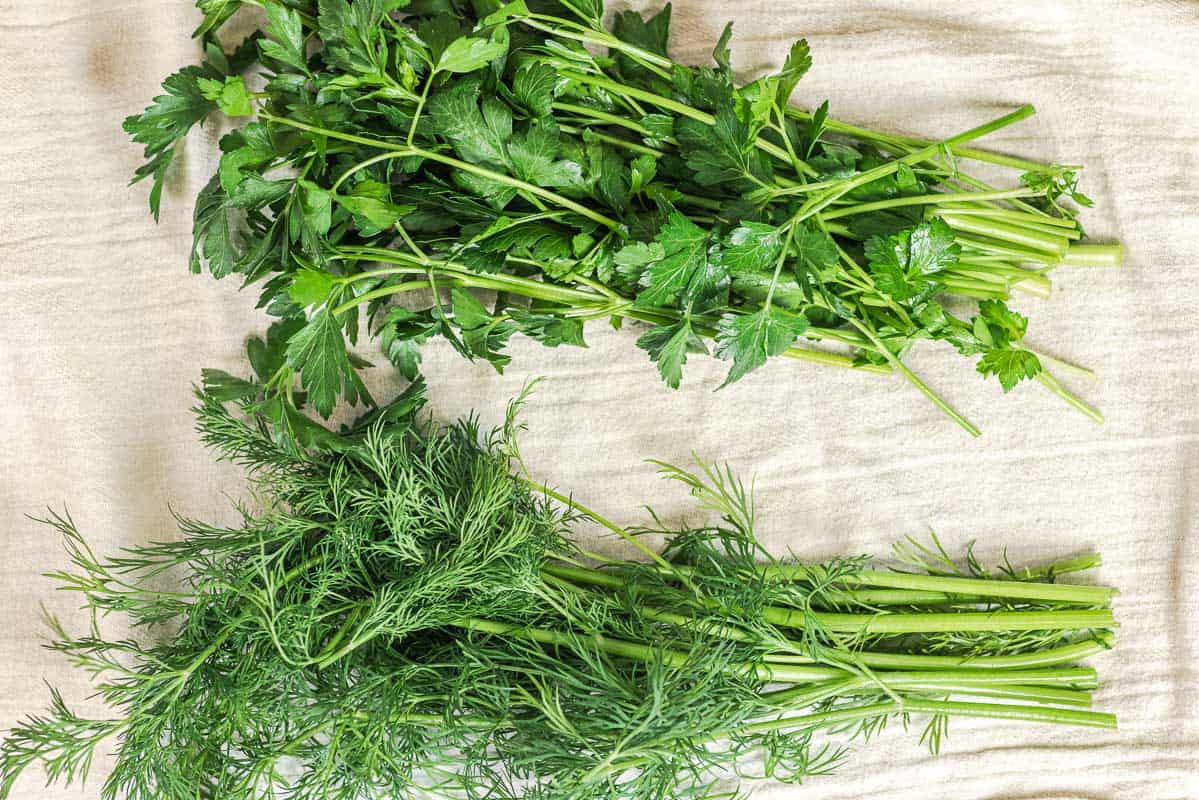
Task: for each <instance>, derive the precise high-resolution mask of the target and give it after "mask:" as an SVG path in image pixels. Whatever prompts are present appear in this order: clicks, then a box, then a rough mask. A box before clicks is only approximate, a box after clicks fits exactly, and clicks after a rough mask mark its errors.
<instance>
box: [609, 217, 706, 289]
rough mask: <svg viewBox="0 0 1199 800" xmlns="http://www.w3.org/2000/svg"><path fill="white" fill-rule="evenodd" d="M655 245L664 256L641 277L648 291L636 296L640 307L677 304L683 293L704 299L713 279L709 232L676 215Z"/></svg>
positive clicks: (671, 218)
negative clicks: (709, 257)
mask: <svg viewBox="0 0 1199 800" xmlns="http://www.w3.org/2000/svg"><path fill="white" fill-rule="evenodd" d="M655 241H657V243H658V244H660V245H661V246H662V253H663V256H662V258H661V259H659V260H656V261H653V262H651V263H650V264H649V268H648V269H647V270H646V271H645V273H644V274H643V275H642V276H641V284H642V286H644V287H645V288H644V291H642V292H641V293H640V294H639V295H638V296H637V305H639V306H642V307H646V308H657V307H660V306H666V305H670V304H672V303H674V302H675V301H677V300H678V299H679V297H680V296H681V295H682V294H683V293H684V292H686V293H687V294H688V295H689V296H692V297H695V296H699V295H701V294H702V293H703V291H704V290H705V288H706V286H705V284H708V283H710V282H711V281H712V278H713V275H712V274H711V272H710V270H708V269H707V267H708V232H707V231H705V230H704V229H703V228H701V227H699V226H698V225H696V224H695V223H694V222H692V221H691V220H689V219H688V218H687V217H685V216H684V215H683V214H681V213H679V212H678V211H674V212H671V214H670V216H669V217H668V218H667V220H666V224H665V225H664V226H662V230H661V231H659V233H658V236H657V237H656V239H655ZM639 252H641V251H639ZM617 263H619V262H617Z"/></svg>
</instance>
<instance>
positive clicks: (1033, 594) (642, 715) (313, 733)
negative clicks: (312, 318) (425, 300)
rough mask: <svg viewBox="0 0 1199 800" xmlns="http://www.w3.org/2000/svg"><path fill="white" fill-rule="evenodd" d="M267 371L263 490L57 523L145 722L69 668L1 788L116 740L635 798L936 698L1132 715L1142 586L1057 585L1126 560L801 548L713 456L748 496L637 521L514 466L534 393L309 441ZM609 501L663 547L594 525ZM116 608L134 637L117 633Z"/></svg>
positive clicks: (380, 414)
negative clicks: (595, 535) (1126, 620)
mask: <svg viewBox="0 0 1199 800" xmlns="http://www.w3.org/2000/svg"><path fill="white" fill-rule="evenodd" d="M261 344H262V343H259V345H261ZM256 349H258V348H252V351H254V350H256ZM258 352H259V356H260V357H261V356H262V352H261V350H260V349H259V350H258ZM243 383H244V386H243V387H242V393H241V399H240V401H239V402H238V403H237V404H236V405H234V404H231V403H228V402H226V401H224V400H223V399H222V395H221V394H220V393H219V392H214V391H202V392H201V393H200V402H199V404H198V408H197V413H198V417H199V429H200V431H201V433H202V435H203V437H204V439H205V440H206V441H207V442H208V443H209V444H210V445H211V446H212V447H214V448H215V449H216V450H217V451H218V452H219V453H220V455H221V456H222V457H224V458H226V459H232V460H235V461H237V462H240V463H242V464H244V465H245V466H246V468H247V469H248V471H249V474H250V475H251V478H252V486H253V488H254V490H255V492H256V494H257V499H258V503H257V504H256V505H257V506H258V507H260V508H261V509H262V510H261V511H257V512H251V511H249V510H243V513H242V518H241V520H240V521H239V522H238V523H236V524H234V525H232V526H229V527H224V526H217V525H211V524H208V523H205V522H202V521H199V520H193V519H184V518H181V519H180V526H181V530H182V534H183V535H182V538H180V539H174V540H171V541H166V542H160V543H154V544H149V545H144V546H138V547H133V548H130V549H127V550H122V551H121V552H120V553H119V554H118V555H116V556H112V557H108V558H103V557H100V556H98V555H96V554H95V553H94V552H93V551H92V550H91V549H90V547H89V546H88V544H87V542H86V540H85V539H84V538H83V537H82V536H81V535H80V533H79V532H78V530H77V529H76V527H75V525H74V523H73V522H72V521H71V519H70V518H69V517H67V516H65V515H52V516H51V517H50V518H49V519H48V520H47V522H48V523H49V524H50V525H52V526H53V527H54V528H56V529H57V530H58V531H59V533H61V535H62V537H63V540H64V542H65V544H66V549H67V553H68V556H69V558H70V562H71V567H70V568H68V569H66V570H63V571H61V572H58V573H55V574H54V575H52V576H51V577H53V578H55V579H56V580H57V581H58V583H59V584H60V587H61V588H62V589H65V590H67V591H72V592H76V593H78V595H79V597H80V598H81V600H82V602H83V605H84V608H85V610H86V611H87V612H89V614H90V616H91V625H90V626H89V627H87V629H86V630H85V631H84V632H81V633H75V632H71V631H69V630H68V626H67V625H66V624H64V623H61V622H59V621H58V620H56V619H51V620H50V623H51V626H52V628H53V631H54V640H53V641H52V642H51V644H50V645H49V647H50V648H51V649H53V650H55V651H57V652H59V653H61V654H63V655H64V656H66V657H67V658H68V659H70V660H71V661H72V662H73V663H74V664H75V665H77V666H78V667H79V668H81V669H84V670H86V671H88V672H89V673H91V674H92V675H93V677H94V680H95V683H96V692H97V694H98V695H99V697H101V698H102V699H103V700H104V701H105V702H106V703H107V704H108V705H109V706H111V707H112V709H113V714H112V716H106V717H97V718H89V717H83V716H80V715H78V714H76V713H75V712H74V711H72V710H71V709H70V708H69V707H68V706H67V704H66V703H65V702H64V700H63V698H62V697H61V696H60V695H59V694H58V692H57V691H54V690H52V702H51V705H50V709H49V711H48V712H46V713H45V714H41V715H33V716H30V717H28V718H26V719H25V720H24V721H22V722H21V723H19V724H18V725H17V726H16V727H15V728H14V729H13V730H12V731H11V732H10V733H9V735H8V737H7V739H5V740H4V742H3V744H0V798H7V797H8V796H10V794H11V793H12V791H13V789H14V787H15V786H16V782H17V780H18V778H19V776H20V775H21V773H22V772H23V770H25V769H26V768H28V767H30V766H32V765H38V766H40V767H41V768H42V769H44V771H45V772H46V774H47V775H48V777H49V779H50V780H52V781H64V782H71V781H74V780H82V779H84V777H85V776H86V774H87V772H88V768H89V765H90V764H91V761H92V758H93V754H94V753H95V752H96V750H97V748H99V747H102V746H104V743H106V742H109V741H110V740H115V742H116V745H115V746H116V764H115V769H114V770H113V772H112V773H111V774H110V775H109V776H108V778H107V780H106V781H105V783H104V787H103V791H102V792H101V796H103V797H105V798H116V797H124V798H129V800H194V799H195V798H220V800H251V799H252V798H261V797H278V798H287V800H332V799H333V798H344V799H345V800H351V798H353V799H355V800H357V799H359V798H371V797H392V798H443V799H445V798H463V799H464V800H466V799H467V798H484V797H486V798H512V799H513V800H515V798H528V799H529V800H532V799H533V798H541V799H542V800H548V799H549V798H562V799H563V800H566V799H567V798H569V799H570V800H588V799H589V798H594V799H596V800H599V799H600V798H604V799H612V800H615V799H616V798H629V799H630V800H633V799H634V798H636V799H640V798H651V797H659V798H667V797H669V798H701V797H713V796H729V795H727V794H721V792H724V791H729V790H735V789H736V783H737V781H738V780H739V779H742V778H752V777H766V778H770V779H773V780H780V781H791V782H799V781H802V780H803V779H805V778H808V777H811V776H815V775H820V774H823V773H826V772H829V771H830V770H832V769H833V768H835V767H836V766H837V765H839V764H840V763H841V762H842V761H843V760H844V759H845V757H846V756H847V751H846V750H845V744H846V743H848V742H850V741H852V740H854V739H855V738H866V737H869V736H870V735H871V734H873V733H876V732H878V731H879V730H881V729H882V728H883V727H884V726H885V725H887V724H888V721H892V720H900V721H901V722H902V723H903V725H904V726H905V727H906V726H907V724H908V723H909V721H910V719H911V718H912V717H913V716H915V717H919V718H922V719H927V720H928V722H927V724H926V727H925V728H924V729H923V733H922V734H921V740H922V741H923V742H926V743H927V744H928V746H930V747H931V748H932V749H933V750H934V751H935V750H937V749H938V748H939V747H940V745H941V742H942V739H943V738H944V736H945V733H946V729H947V724H948V721H949V720H950V719H951V718H955V717H984V718H990V719H997V720H1013V721H1022V722H1035V723H1050V724H1060V725H1082V726H1093V727H1100V728H1112V727H1114V726H1115V719H1114V717H1113V716H1111V715H1110V714H1106V713H1100V712H1096V711H1091V710H1089V709H1088V706H1089V704H1090V700H1091V694H1090V692H1091V690H1092V689H1094V688H1095V687H1096V686H1097V677H1096V673H1095V671H1094V670H1093V669H1091V668H1089V667H1085V666H1078V665H1077V662H1079V661H1080V660H1082V659H1084V658H1086V657H1088V656H1092V655H1094V654H1096V653H1099V652H1102V651H1104V650H1105V649H1107V648H1108V647H1110V645H1111V633H1110V629H1111V628H1112V627H1113V625H1114V623H1113V620H1112V614H1111V611H1110V605H1109V604H1110V599H1111V595H1112V592H1111V590H1109V589H1106V588H1103V587H1095V586H1085V585H1068V584H1062V583H1058V582H1056V579H1057V578H1058V577H1059V576H1060V575H1063V574H1066V573H1070V572H1076V571H1080V570H1085V569H1088V568H1090V567H1092V566H1094V565H1095V564H1097V563H1098V558H1097V557H1093V556H1087V557H1083V558H1078V559H1073V560H1070V561H1064V562H1059V563H1057V564H1054V565H1051V566H1049V567H1045V568H1041V569H1020V570H1017V569H1015V568H1013V567H1011V566H1010V565H1006V564H1005V565H1004V566H1003V567H1002V568H1001V569H1000V570H997V571H994V572H991V571H987V570H984V569H983V568H982V567H981V566H980V565H979V564H978V562H977V561H976V560H975V559H974V558H973V557H972V556H970V557H968V558H967V560H966V563H965V564H964V566H961V567H959V565H957V564H955V563H954V562H953V561H952V560H951V559H949V558H948V556H946V554H945V552H944V551H943V550H941V548H940V545H939V544H938V543H937V542H936V540H935V539H934V540H933V542H932V544H931V546H929V545H923V544H920V543H918V542H915V541H909V542H907V543H905V544H904V545H903V546H901V547H898V548H897V549H896V555H897V557H898V559H899V561H900V566H901V568H902V569H903V570H904V571H888V570H878V569H874V568H872V567H871V565H870V563H869V559H867V558H864V557H858V558H840V559H835V560H832V561H829V562H825V563H819V564H801V563H797V562H795V561H793V560H790V559H779V558H775V557H773V556H771V554H769V553H767V552H766V551H765V550H764V549H763V548H762V547H761V545H759V544H758V542H757V540H756V538H755V536H754V527H755V518H754V509H753V499H752V497H751V496H750V495H749V493H748V492H747V491H746V489H745V487H744V486H743V485H742V484H741V483H740V482H739V481H738V480H737V479H736V477H735V476H734V475H733V474H732V473H731V472H730V471H728V470H727V468H717V467H713V466H709V465H705V464H698V465H697V467H696V468H695V469H694V470H685V469H680V468H676V467H671V466H668V465H662V471H663V473H664V474H665V475H666V476H668V477H670V478H673V479H676V480H680V481H683V482H684V483H685V484H686V485H687V486H688V487H689V489H690V490H691V492H692V493H693V495H694V496H695V497H696V499H697V501H698V503H699V505H700V506H701V507H702V508H703V509H705V510H707V511H708V512H710V513H712V514H714V515H715V516H716V517H717V519H715V520H713V521H712V522H710V523H707V524H704V525H702V526H699V527H694V528H692V527H686V528H683V529H681V530H673V531H660V530H643V529H625V528H623V527H621V526H619V525H617V524H616V523H614V522H611V521H610V520H607V519H605V518H604V517H602V516H600V515H599V514H597V513H596V512H593V511H591V510H589V509H586V508H584V507H583V506H581V505H579V504H578V503H576V502H574V501H572V500H570V499H568V498H566V497H564V496H563V495H561V494H559V493H557V492H555V491H553V490H551V489H549V488H547V487H545V486H544V485H541V484H538V483H537V482H536V481H534V480H532V479H531V478H528V477H525V476H523V475H520V474H513V473H512V466H513V464H514V463H515V464H519V460H518V459H516V458H514V457H515V455H516V453H517V451H516V443H515V442H516V440H515V432H516V431H515V424H514V422H513V421H512V420H513V419H514V415H510V419H509V423H508V425H506V426H505V427H504V428H503V429H501V430H500V431H498V432H496V433H494V434H492V435H490V436H486V437H483V436H481V435H480V431H479V429H478V427H477V425H476V424H475V423H474V422H473V421H467V422H462V423H459V424H457V425H453V426H449V427H439V426H435V425H432V424H430V423H428V422H423V421H421V419H420V418H418V412H419V409H420V407H421V405H422V384H421V383H420V382H417V383H415V384H414V385H413V386H412V387H411V388H410V389H409V390H408V391H407V392H405V393H404V394H403V395H401V396H400V397H399V398H397V399H396V400H395V401H394V402H393V403H391V404H389V405H388V406H386V407H384V408H382V409H379V410H377V411H375V412H372V413H371V414H369V415H367V416H366V417H363V418H361V419H359V420H357V421H356V422H354V423H352V424H350V425H348V426H346V427H345V428H344V429H343V430H342V431H341V432H340V433H338V434H335V433H333V432H332V431H330V430H328V429H326V428H324V427H323V426H321V425H319V424H318V423H316V422H312V421H309V423H308V424H309V425H310V428H309V429H308V433H307V435H306V437H305V439H306V440H307V441H308V442H309V444H306V445H305V444H300V442H299V440H298V439H297V438H296V437H295V436H294V433H293V432H294V425H295V424H296V421H295V420H292V421H291V422H289V423H287V424H283V423H280V422H278V421H277V419H276V416H275V415H274V414H273V413H266V409H267V408H268V407H269V406H270V405H271V404H273V403H277V402H279V401H278V397H277V396H268V391H267V387H266V386H264V385H263V384H261V383H259V382H256V381H244V382H243ZM222 385H223V386H226V387H227V385H228V381H225V382H224V383H223V384H222ZM317 429H319V430H320V431H323V433H317V432H316V431H317ZM580 517H590V518H592V519H593V520H595V521H596V522H599V523H600V524H602V525H604V526H606V527H608V528H609V529H610V530H612V531H613V532H614V533H617V534H619V535H620V536H622V537H624V538H625V539H627V540H628V541H630V542H632V543H634V544H635V545H636V546H637V547H638V548H640V549H642V550H643V552H645V553H646V554H648V555H649V556H651V558H650V559H649V560H648V561H625V560H614V559H610V558H605V557H603V556H600V555H597V554H594V553H589V552H587V551H585V550H583V549H581V548H579V547H578V546H576V545H575V544H573V543H572V540H571V538H570V528H571V527H572V525H573V524H574V523H575V521H576V520H577V519H578V518H580ZM647 532H649V533H666V534H667V535H668V540H667V541H668V544H667V545H666V547H665V549H664V550H663V551H662V552H661V553H656V552H653V551H651V550H649V549H648V548H646V547H645V545H644V544H643V543H642V542H641V540H640V538H639V534H641V533H647ZM112 613H117V614H122V615H124V616H126V617H127V618H128V620H129V621H130V622H131V623H132V625H133V627H134V630H135V635H134V636H133V637H132V638H125V639H115V638H112V637H108V636H106V635H105V634H104V633H103V630H102V628H103V625H102V622H101V620H102V618H103V617H104V616H105V615H108V614H112Z"/></svg>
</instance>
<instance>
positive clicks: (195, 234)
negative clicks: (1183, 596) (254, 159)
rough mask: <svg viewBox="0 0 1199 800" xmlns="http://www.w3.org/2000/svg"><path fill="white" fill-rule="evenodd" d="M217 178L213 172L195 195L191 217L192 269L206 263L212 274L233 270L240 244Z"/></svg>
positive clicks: (239, 251)
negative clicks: (194, 204) (205, 184)
mask: <svg viewBox="0 0 1199 800" xmlns="http://www.w3.org/2000/svg"><path fill="white" fill-rule="evenodd" d="M226 200H227V198H226V196H225V192H224V190H223V189H222V188H221V183H220V179H219V177H218V176H216V175H214V176H213V177H212V180H210V181H209V182H208V185H207V186H205V187H204V188H203V189H201V190H200V193H199V194H198V195H197V196H196V210H195V214H194V215H193V217H192V249H191V257H190V264H191V271H192V272H199V271H200V269H201V266H202V265H205V264H207V266H208V271H209V272H211V273H212V276H213V277H214V278H223V277H225V276H226V275H229V274H231V273H232V272H235V271H236V269H237V263H238V260H239V259H240V258H241V255H242V253H241V247H240V246H239V245H238V243H237V241H236V240H235V238H234V237H235V235H236V234H235V226H234V221H233V219H232V217H231V216H230V212H229V209H228V208H227V206H226Z"/></svg>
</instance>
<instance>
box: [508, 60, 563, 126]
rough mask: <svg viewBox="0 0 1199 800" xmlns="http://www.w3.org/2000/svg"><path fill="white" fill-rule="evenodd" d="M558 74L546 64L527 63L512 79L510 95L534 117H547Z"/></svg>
mask: <svg viewBox="0 0 1199 800" xmlns="http://www.w3.org/2000/svg"><path fill="white" fill-rule="evenodd" d="M557 83H558V72H557V70H555V69H554V68H553V67H551V66H550V65H548V64H542V63H539V62H536V61H528V62H525V63H524V64H521V66H520V68H519V69H518V70H516V75H515V76H514V77H513V79H512V95H513V96H514V97H515V98H516V102H518V103H520V104H521V105H522V106H524V107H525V108H526V109H527V110H528V111H529V113H530V114H532V115H533V116H534V117H548V116H549V114H550V110H551V108H552V106H553V103H554V88H555V86H556V85H557Z"/></svg>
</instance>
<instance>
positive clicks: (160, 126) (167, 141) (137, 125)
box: [123, 67, 217, 220]
mask: <svg viewBox="0 0 1199 800" xmlns="http://www.w3.org/2000/svg"><path fill="white" fill-rule="evenodd" d="M206 75H207V73H206V72H205V71H204V70H202V69H201V68H200V67H184V68H183V69H181V70H179V71H178V72H176V73H175V74H173V75H171V76H170V77H168V78H167V79H166V80H164V81H163V82H162V88H163V89H164V90H166V94H161V95H159V96H157V97H155V98H154V102H153V104H151V105H150V106H148V107H147V108H146V110H145V111H143V112H142V113H141V114H135V115H133V116H130V117H126V118H125V122H124V125H123V127H124V129H125V132H126V133H128V134H129V135H130V136H132V137H133V140H134V141H135V142H137V143H138V144H143V145H145V148H146V149H145V158H146V159H147V163H146V164H144V165H143V166H141V167H139V168H138V170H137V172H135V173H134V178H133V180H134V182H137V181H140V180H142V179H143V178H146V177H150V176H153V178H154V185H153V188H152V189H151V190H150V210H151V212H153V214H154V219H155V220H157V219H158V212H159V206H160V202H161V198H162V186H163V181H164V180H165V179H166V171H167V167H169V166H170V164H171V160H172V159H173V158H174V154H175V143H176V142H178V141H179V140H180V139H181V138H183V136H184V135H185V134H186V133H187V132H188V131H189V130H191V127H192V126H193V125H195V124H196V123H198V122H200V121H201V120H203V119H204V118H205V117H206V116H208V115H209V114H211V113H212V112H213V111H215V110H216V107H217V106H216V103H215V102H214V101H213V100H212V99H211V98H209V97H207V96H206V95H205V94H204V91H203V90H202V89H201V88H200V79H201V78H204V77H205V76H206Z"/></svg>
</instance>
